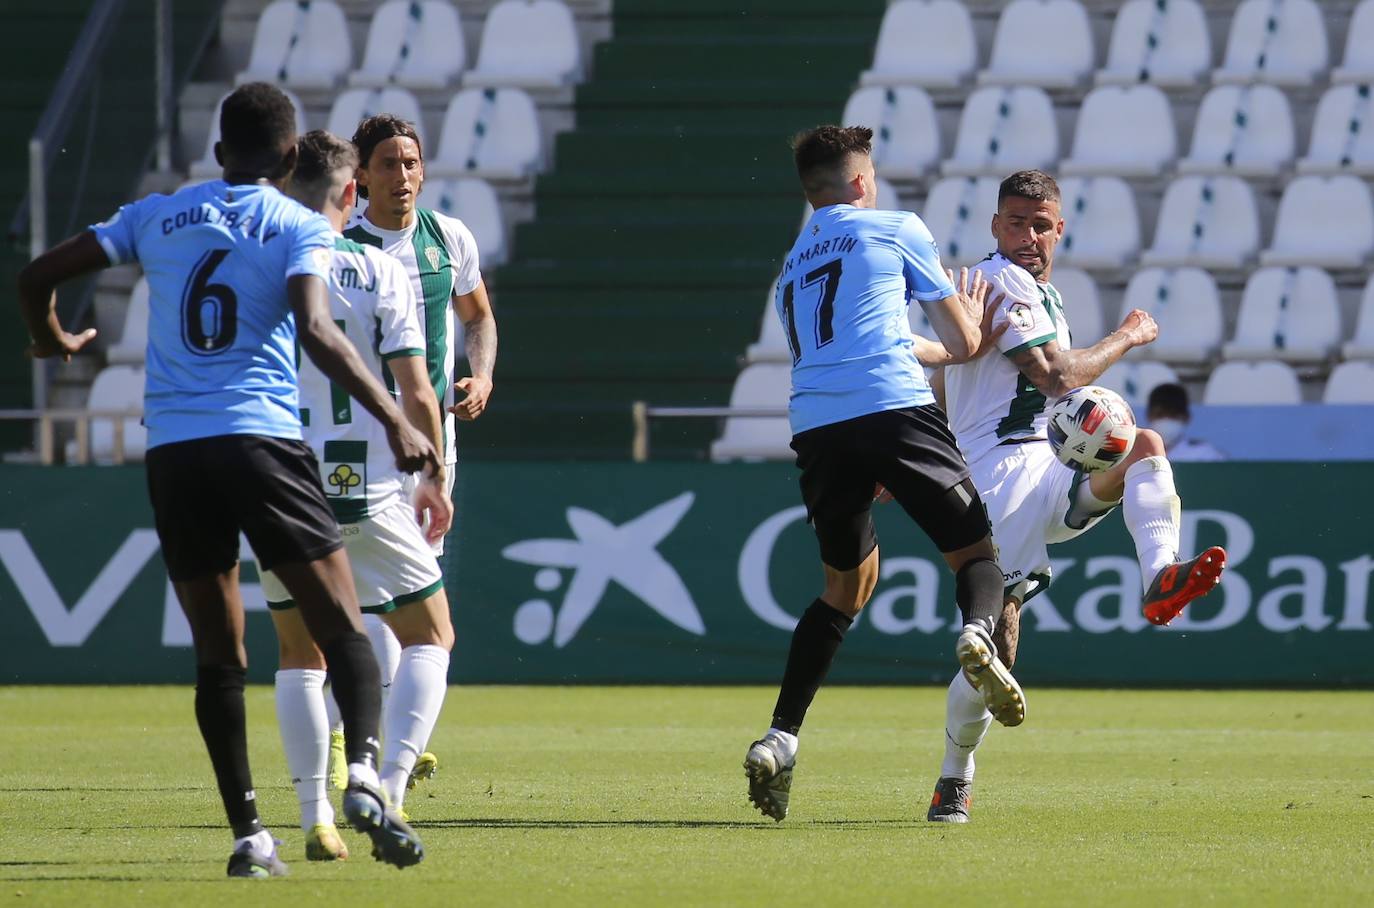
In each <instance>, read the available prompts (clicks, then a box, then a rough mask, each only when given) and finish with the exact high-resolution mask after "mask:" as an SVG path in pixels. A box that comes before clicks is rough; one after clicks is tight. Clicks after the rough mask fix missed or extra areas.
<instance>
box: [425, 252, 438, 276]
mask: <svg viewBox="0 0 1374 908" xmlns="http://www.w3.org/2000/svg"><path fill="white" fill-rule="evenodd" d="M425 258H426V259H428V260H429V267H430V268H433V269H434V270H435V271H438V270H439V247H438V246H426V247H425Z"/></svg>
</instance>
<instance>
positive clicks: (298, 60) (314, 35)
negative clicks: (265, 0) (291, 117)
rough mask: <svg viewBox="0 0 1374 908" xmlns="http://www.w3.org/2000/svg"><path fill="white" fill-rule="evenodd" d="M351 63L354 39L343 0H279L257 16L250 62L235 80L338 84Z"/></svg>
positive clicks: (298, 87) (317, 86)
mask: <svg viewBox="0 0 1374 908" xmlns="http://www.w3.org/2000/svg"><path fill="white" fill-rule="evenodd" d="M352 68H353V44H352V42H351V41H350V40H349V37H348V21H347V19H345V18H344V13H343V10H342V9H340V8H339V4H337V3H335V2H333V0H308V2H296V0H276V2H275V3H272V4H271V5H270V6H268V7H267V9H265V10H263V11H262V15H261V16H260V17H259V18H258V27H257V29H256V30H254V32H253V49H252V51H251V52H250V53H249V57H248V68H247V69H245V70H244V71H243V72H241V73H239V74H238V77H237V79H236V80H235V82H236V84H238V85H242V84H243V83H245V82H276V83H279V84H281V85H285V86H288V87H290V88H294V89H296V90H298V91H299V90H302V89H316V90H322V89H330V88H333V87H334V86H335V85H338V84H339V81H340V80H341V79H342V78H343V77H344V75H345V74H347V73H348V71H349V70H350V69H352Z"/></svg>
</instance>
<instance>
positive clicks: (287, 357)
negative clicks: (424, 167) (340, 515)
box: [91, 180, 334, 448]
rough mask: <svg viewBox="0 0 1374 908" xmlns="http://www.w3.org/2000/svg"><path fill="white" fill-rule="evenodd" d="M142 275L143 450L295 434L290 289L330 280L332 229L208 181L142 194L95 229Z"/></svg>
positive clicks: (267, 197) (244, 188) (273, 200)
mask: <svg viewBox="0 0 1374 908" xmlns="http://www.w3.org/2000/svg"><path fill="white" fill-rule="evenodd" d="M91 230H92V232H93V233H94V234H95V237H96V239H97V240H99V242H100V245H101V247H102V248H103V249H104V250H105V255H106V256H107V257H108V258H109V260H110V264H111V265H122V264H125V263H127V262H135V261H137V262H139V263H140V264H142V266H143V272H144V274H145V275H146V276H147V279H148V291H149V293H148V349H147V357H146V359H147V374H148V377H147V384H146V386H145V389H144V406H143V421H144V423H145V424H146V425H147V427H148V447H150V448H154V447H157V446H158V445H165V444H170V443H172V442H178V441H189V440H191V439H193V438H208V437H210V436H214V435H264V436H267V437H270V438H287V439H298V438H300V437H301V424H300V418H299V416H298V413H297V393H296V351H295V348H296V323H295V319H294V318H293V317H292V314H291V307H290V304H289V303H288V302H287V299H286V281H287V278H290V277H292V276H294V275H298V274H313V275H315V276H316V277H319V278H321V279H324V280H328V277H329V267H330V261H331V258H332V256H333V248H334V232H333V230H332V229H330V226H329V222H328V221H326V220H325V218H324V216H323V215H320V214H317V213H315V212H313V211H311V210H309V209H308V208H306V207H305V206H304V205H301V204H300V203H298V202H296V201H295V200H293V199H290V198H287V197H286V196H285V195H283V194H282V193H281V192H280V191H278V190H277V189H276V188H275V187H272V186H267V185H264V184H257V183H251V184H245V185H240V186H230V185H229V184H228V183H226V182H224V181H223V180H213V181H211V182H209V183H202V184H199V185H196V186H189V187H187V188H186V189H183V190H181V191H180V192H178V193H176V194H175V195H170V196H166V195H156V194H155V195H150V196H147V197H146V198H143V199H140V200H139V201H137V202H132V203H130V204H128V205H125V206H123V207H122V208H120V209H119V211H118V212H116V213H115V215H114V217H112V218H110V219H109V220H108V221H106V222H105V223H103V224H97V225H96V226H94V227H92V228H91Z"/></svg>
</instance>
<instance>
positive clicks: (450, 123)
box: [426, 88, 540, 180]
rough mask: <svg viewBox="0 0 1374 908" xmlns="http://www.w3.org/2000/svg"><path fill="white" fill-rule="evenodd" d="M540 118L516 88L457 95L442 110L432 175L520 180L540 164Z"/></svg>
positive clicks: (429, 167)
mask: <svg viewBox="0 0 1374 908" xmlns="http://www.w3.org/2000/svg"><path fill="white" fill-rule="evenodd" d="M539 157H540V151H539V118H538V115H537V114H536V113H535V109H534V102H533V101H531V100H530V96H529V95H527V94H525V92H523V91H521V90H520V89H518V88H482V89H479V88H469V89H466V90H464V91H461V92H459V93H458V94H457V95H454V97H453V100H452V101H451V102H450V103H449V106H448V112H447V113H445V114H444V128H443V130H442V132H441V133H440V136H439V152H438V154H437V155H436V156H435V157H434V159H433V160H431V161H428V162H427V165H426V170H427V172H428V173H429V174H430V175H431V176H436V177H442V176H475V177H485V178H487V179H496V180H520V179H524V178H525V177H528V176H529V175H530V174H531V173H533V172H534V170H535V169H536V168H537V167H538V165H539Z"/></svg>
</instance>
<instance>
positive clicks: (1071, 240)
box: [1056, 177, 1140, 268]
mask: <svg viewBox="0 0 1374 908" xmlns="http://www.w3.org/2000/svg"><path fill="white" fill-rule="evenodd" d="M1059 194H1060V196H1061V198H1062V199H1063V202H1062V205H1063V213H1064V236H1063V237H1061V238H1060V240H1059V249H1058V252H1057V253H1056V256H1057V258H1056V260H1057V261H1062V262H1064V263H1065V264H1067V265H1073V266H1075V267H1078V268H1120V267H1121V266H1122V265H1125V264H1126V263H1127V262H1128V261H1130V260H1131V259H1133V258H1134V257H1135V256H1136V254H1137V253H1139V252H1140V215H1139V214H1138V213H1137V212H1136V207H1135V193H1134V192H1132V191H1131V187H1130V186H1128V185H1126V181H1125V180H1122V179H1121V178H1119V177H1090V178H1088V179H1082V178H1077V177H1071V178H1069V179H1066V180H1062V181H1060V183H1059Z"/></svg>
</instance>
